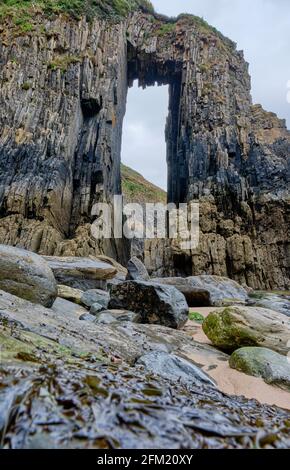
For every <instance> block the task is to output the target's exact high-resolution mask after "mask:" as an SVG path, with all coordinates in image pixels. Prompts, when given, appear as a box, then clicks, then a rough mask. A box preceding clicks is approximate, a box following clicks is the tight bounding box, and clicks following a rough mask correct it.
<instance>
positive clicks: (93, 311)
mask: <svg viewBox="0 0 290 470" xmlns="http://www.w3.org/2000/svg"><path fill="white" fill-rule="evenodd" d="M103 311H104V306H103V305H101V304H98V303H95V304H93V305H92V306H91V310H90V314H91V315H98V313H100V312H103Z"/></svg>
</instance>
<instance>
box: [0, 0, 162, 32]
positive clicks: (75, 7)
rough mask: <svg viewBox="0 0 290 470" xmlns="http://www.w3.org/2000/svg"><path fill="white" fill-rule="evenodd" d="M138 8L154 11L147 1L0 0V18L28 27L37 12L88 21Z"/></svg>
mask: <svg viewBox="0 0 290 470" xmlns="http://www.w3.org/2000/svg"><path fill="white" fill-rule="evenodd" d="M139 7H142V8H143V10H144V11H147V12H153V11H154V8H153V5H152V4H151V2H150V1H148V0H112V1H109V0H19V1H18V0H2V2H1V5H0V18H1V17H2V18H3V17H6V16H11V17H12V18H13V20H14V22H19V21H25V22H26V25H27V26H26V27H29V26H28V25H29V19H33V17H34V15H35V13H37V12H44V13H46V14H49V15H53V14H60V13H66V14H69V15H73V16H76V17H80V16H82V15H86V16H87V18H88V19H92V18H93V17H95V16H103V17H111V18H114V17H123V16H126V15H128V14H129V13H130V12H131V11H134V10H135V9H137V8H139Z"/></svg>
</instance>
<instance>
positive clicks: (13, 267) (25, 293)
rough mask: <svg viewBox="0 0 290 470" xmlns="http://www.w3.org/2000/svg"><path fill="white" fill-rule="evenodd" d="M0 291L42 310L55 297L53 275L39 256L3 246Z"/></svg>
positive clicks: (0, 254)
mask: <svg viewBox="0 0 290 470" xmlns="http://www.w3.org/2000/svg"><path fill="white" fill-rule="evenodd" d="M0 289H1V290H4V291H6V292H10V294H14V295H16V296H18V297H21V298H22V299H26V300H29V301H30V302H33V303H36V304H41V305H44V306H45V307H51V306H52V304H53V302H54V301H55V299H56V297H57V283H56V280H55V278H54V275H53V272H52V270H51V269H50V267H49V265H48V264H47V263H46V262H45V261H44V260H43V259H42V258H41V256H38V255H36V254H34V253H31V252H29V251H26V250H22V249H19V248H14V247H11V246H5V245H0Z"/></svg>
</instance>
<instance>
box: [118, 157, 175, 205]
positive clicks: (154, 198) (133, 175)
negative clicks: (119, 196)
mask: <svg viewBox="0 0 290 470" xmlns="http://www.w3.org/2000/svg"><path fill="white" fill-rule="evenodd" d="M121 171H122V191H123V195H124V197H125V200H126V202H127V203H140V204H142V203H145V202H148V203H158V202H162V203H164V204H166V201H167V195H166V192H165V191H163V189H161V188H158V187H157V186H155V185H154V184H152V183H150V182H149V181H147V180H146V179H145V178H143V176H142V175H140V173H137V172H136V171H134V170H132V169H131V168H129V167H127V166H125V165H122V167H121Z"/></svg>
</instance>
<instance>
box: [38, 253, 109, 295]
mask: <svg viewBox="0 0 290 470" xmlns="http://www.w3.org/2000/svg"><path fill="white" fill-rule="evenodd" d="M43 258H44V259H45V261H47V263H48V264H49V266H50V268H51V269H52V271H53V273H54V276H55V278H56V279H57V281H58V283H59V284H64V285H66V286H69V287H73V288H76V289H81V290H88V289H96V288H98V287H103V286H104V285H105V284H106V281H107V279H113V278H114V276H116V274H117V269H116V268H115V267H114V266H112V265H111V264H109V263H105V262H103V261H98V260H97V259H94V258H78V257H57V256H44V257H43Z"/></svg>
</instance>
